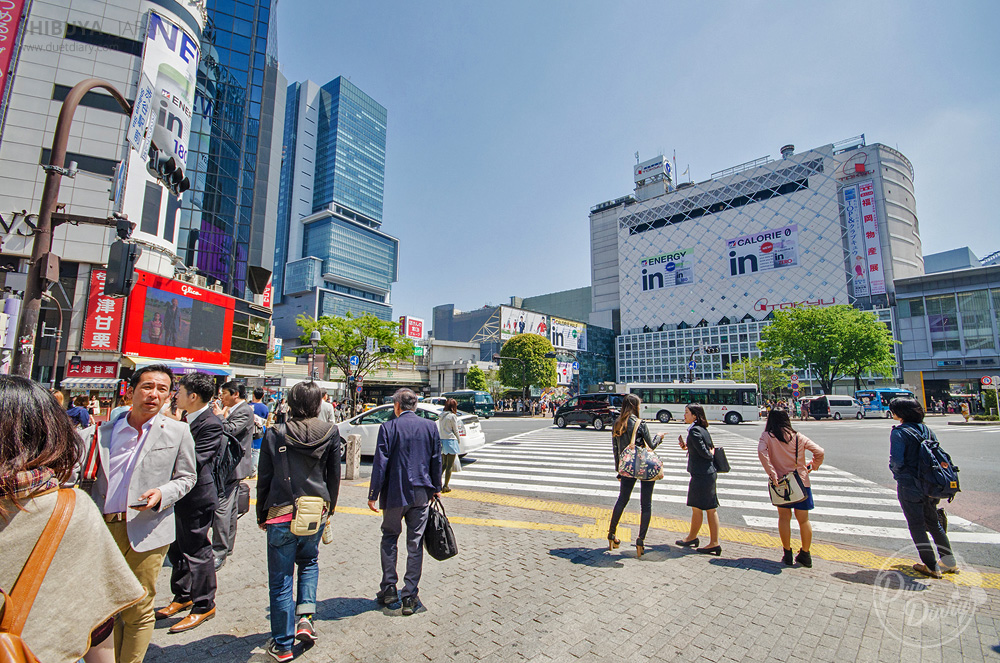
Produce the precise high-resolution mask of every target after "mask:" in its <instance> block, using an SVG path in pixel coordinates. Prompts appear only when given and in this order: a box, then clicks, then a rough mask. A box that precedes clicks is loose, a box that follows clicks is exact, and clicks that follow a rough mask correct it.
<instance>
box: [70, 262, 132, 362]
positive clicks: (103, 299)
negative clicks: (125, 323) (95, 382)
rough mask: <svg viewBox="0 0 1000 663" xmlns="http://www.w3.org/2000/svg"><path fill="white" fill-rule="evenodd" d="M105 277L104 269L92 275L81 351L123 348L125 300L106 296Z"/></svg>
mask: <svg viewBox="0 0 1000 663" xmlns="http://www.w3.org/2000/svg"><path fill="white" fill-rule="evenodd" d="M105 277H106V272H105V270H103V269H95V270H93V271H92V272H91V273H90V295H89V296H88V297H87V319H86V320H85V321H84V323H83V343H82V345H81V346H80V349H81V350H104V351H105V352H118V350H119V348H120V347H121V335H122V312H123V311H124V309H125V300H124V299H120V298H114V297H107V296H105V294H104V279H105Z"/></svg>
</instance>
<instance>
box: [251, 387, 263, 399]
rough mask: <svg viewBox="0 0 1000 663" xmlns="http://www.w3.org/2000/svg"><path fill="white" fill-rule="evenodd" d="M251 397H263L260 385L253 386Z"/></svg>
mask: <svg viewBox="0 0 1000 663" xmlns="http://www.w3.org/2000/svg"><path fill="white" fill-rule="evenodd" d="M253 397H254V398H256V399H257V400H260V399H262V398H264V389H263V388H261V387H254V390H253Z"/></svg>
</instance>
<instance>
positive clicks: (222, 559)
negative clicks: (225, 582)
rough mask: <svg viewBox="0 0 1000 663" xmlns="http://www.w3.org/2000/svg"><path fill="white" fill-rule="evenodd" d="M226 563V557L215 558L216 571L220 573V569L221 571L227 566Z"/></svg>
mask: <svg viewBox="0 0 1000 663" xmlns="http://www.w3.org/2000/svg"><path fill="white" fill-rule="evenodd" d="M225 563H226V558H225V557H216V558H215V570H216V571H218V570H219V569H221V568H222V565H223V564H225Z"/></svg>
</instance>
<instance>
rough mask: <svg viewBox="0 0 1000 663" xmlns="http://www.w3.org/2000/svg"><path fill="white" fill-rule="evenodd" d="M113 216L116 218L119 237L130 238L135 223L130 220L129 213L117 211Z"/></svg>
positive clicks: (116, 229)
mask: <svg viewBox="0 0 1000 663" xmlns="http://www.w3.org/2000/svg"><path fill="white" fill-rule="evenodd" d="M112 218H113V219H114V220H115V233H116V234H117V235H118V239H128V238H129V237H131V236H132V231H133V230H135V224H134V223H132V222H131V221H129V220H128V215H126V214H119V213H118V212H115V213H114V214H113V215H112Z"/></svg>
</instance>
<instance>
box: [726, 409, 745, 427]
mask: <svg viewBox="0 0 1000 663" xmlns="http://www.w3.org/2000/svg"><path fill="white" fill-rule="evenodd" d="M741 421H743V417H741V416H740V413H739V412H730V413H728V414H727V415H726V423H727V424H729V425H731V426H735V425H736V424H738V423H740V422H741Z"/></svg>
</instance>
